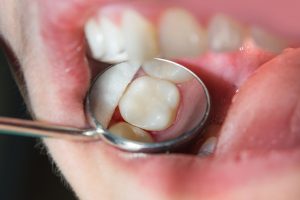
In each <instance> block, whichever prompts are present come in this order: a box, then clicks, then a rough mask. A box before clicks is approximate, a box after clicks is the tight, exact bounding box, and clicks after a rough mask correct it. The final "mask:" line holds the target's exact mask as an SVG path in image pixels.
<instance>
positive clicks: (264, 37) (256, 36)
mask: <svg viewBox="0 0 300 200" xmlns="http://www.w3.org/2000/svg"><path fill="white" fill-rule="evenodd" d="M250 31H251V37H252V38H253V40H254V42H255V43H256V44H257V45H258V46H259V47H261V48H263V49H265V50H267V51H271V52H273V53H280V52H281V51H282V50H283V49H285V48H287V47H288V44H287V42H286V41H285V40H284V39H282V38H280V37H277V36H275V35H272V34H270V33H268V32H267V31H265V30H263V29H261V28H259V27H256V26H254V27H251V29H250Z"/></svg>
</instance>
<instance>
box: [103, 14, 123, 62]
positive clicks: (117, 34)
mask: <svg viewBox="0 0 300 200" xmlns="http://www.w3.org/2000/svg"><path fill="white" fill-rule="evenodd" d="M101 27H102V30H103V36H104V45H105V55H104V57H103V58H102V59H103V60H104V61H110V60H114V61H118V60H119V61H122V60H125V59H127V55H126V52H125V47H124V38H123V37H122V34H121V31H120V29H119V28H118V27H117V26H116V25H115V24H114V23H113V22H112V21H111V20H109V19H108V18H107V17H102V18H101Z"/></svg>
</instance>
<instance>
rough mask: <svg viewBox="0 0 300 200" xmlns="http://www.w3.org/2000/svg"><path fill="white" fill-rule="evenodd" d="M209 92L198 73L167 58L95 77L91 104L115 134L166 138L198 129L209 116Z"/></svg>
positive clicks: (131, 137) (122, 66)
mask: <svg viewBox="0 0 300 200" xmlns="http://www.w3.org/2000/svg"><path fill="white" fill-rule="evenodd" d="M205 92H206V90H205V88H204V86H203V85H202V82H201V81H200V80H199V78H198V77H196V75H194V73H192V72H191V71H189V70H188V69H186V68H184V67H183V66H181V65H179V64H177V63H173V62H171V61H167V60H163V59H153V60H150V61H148V62H145V63H144V64H142V65H138V64H133V63H132V62H124V63H120V64H117V65H114V66H112V67H111V68H109V69H108V70H106V71H105V72H104V73H103V74H100V75H99V76H98V78H97V79H96V80H95V82H94V84H93V86H92V88H91V90H90V94H91V95H90V98H89V101H90V102H89V104H90V109H91V111H92V113H93V116H94V118H95V119H96V121H97V122H98V123H99V124H101V126H102V127H103V128H107V129H108V130H109V131H110V133H111V134H115V135H118V136H121V137H123V138H126V139H129V140H134V141H138V142H146V143H149V142H163V141H168V140H171V139H174V138H176V137H180V136H181V135H182V134H185V133H187V132H190V131H196V130H198V129H199V128H200V127H201V126H200V125H199V124H201V123H202V121H203V120H204V121H205V120H206V117H207V116H206V115H207V113H206V111H207V109H208V106H209V102H208V101H209V99H207V93H205Z"/></svg>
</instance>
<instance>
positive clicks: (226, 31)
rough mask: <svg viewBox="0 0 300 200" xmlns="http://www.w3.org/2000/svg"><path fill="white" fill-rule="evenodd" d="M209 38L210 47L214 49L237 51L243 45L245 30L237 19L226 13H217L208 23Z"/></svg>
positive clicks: (217, 50) (218, 50)
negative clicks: (225, 14)
mask: <svg viewBox="0 0 300 200" xmlns="http://www.w3.org/2000/svg"><path fill="white" fill-rule="evenodd" d="M208 38H209V39H208V40H209V47H210V49H211V50H213V51H216V52H225V51H235V50H238V49H239V48H240V47H241V46H242V44H243V40H244V38H245V31H244V29H243V27H242V26H241V25H240V24H239V23H238V22H236V21H235V20H233V19H231V18H229V17H227V16H224V15H216V16H214V17H213V18H212V20H211V21H210V23H209V25H208Z"/></svg>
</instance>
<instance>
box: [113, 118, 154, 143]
mask: <svg viewBox="0 0 300 200" xmlns="http://www.w3.org/2000/svg"><path fill="white" fill-rule="evenodd" d="M108 130H109V131H110V132H111V133H113V134H115V135H118V136H121V137H123V138H126V139H128V140H133V141H137V142H149V143H150V142H153V139H152V137H151V135H150V134H149V133H147V132H146V131H144V130H143V129H141V128H138V127H136V126H133V125H131V124H128V123H126V122H119V123H116V124H114V125H112V126H111V127H110V128H109V129H108Z"/></svg>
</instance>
